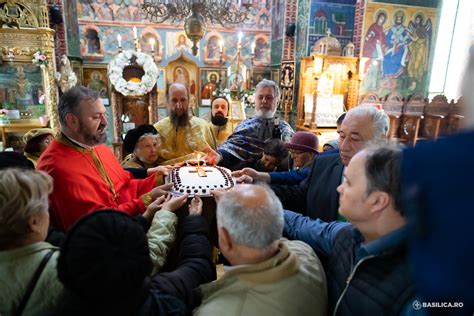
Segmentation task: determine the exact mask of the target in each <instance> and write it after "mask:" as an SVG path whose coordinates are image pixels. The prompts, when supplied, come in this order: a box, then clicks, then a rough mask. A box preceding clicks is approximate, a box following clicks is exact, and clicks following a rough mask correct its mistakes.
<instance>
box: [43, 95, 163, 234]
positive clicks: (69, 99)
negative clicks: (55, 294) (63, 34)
mask: <svg viewBox="0 0 474 316" xmlns="http://www.w3.org/2000/svg"><path fill="white" fill-rule="evenodd" d="M58 111H59V120H60V124H61V135H59V137H58V138H57V140H55V141H53V143H52V144H51V145H50V146H49V147H48V149H47V150H46V151H45V152H44V153H43V155H42V156H41V159H40V160H39V162H38V167H37V168H38V169H39V170H43V171H46V172H47V173H49V174H50V175H51V176H52V177H53V179H54V188H53V192H52V193H51V195H50V214H51V222H52V224H53V226H55V227H57V228H59V229H62V230H68V229H69V228H70V227H71V226H72V225H73V224H74V223H75V222H76V221H77V220H78V219H79V218H81V217H82V216H84V215H86V214H88V213H90V212H92V211H96V210H98V209H102V208H115V209H118V210H121V211H124V212H126V213H128V214H130V215H135V214H140V213H143V212H144V211H145V209H146V207H147V206H148V205H149V204H150V203H151V202H152V201H154V200H155V199H156V198H157V197H159V196H161V195H163V194H164V193H165V190H166V189H169V186H168V185H167V186H161V187H157V185H158V184H160V182H161V181H162V179H160V178H162V177H159V176H157V175H155V174H154V175H151V176H149V177H148V178H146V179H134V178H133V177H132V175H131V174H130V173H129V172H128V171H125V170H123V169H122V167H121V166H120V163H119V162H118V161H117V159H116V158H115V156H114V154H113V153H112V151H111V150H110V149H109V148H108V147H107V146H106V145H104V144H103V142H104V141H105V127H106V126H107V119H106V116H105V107H104V105H103V103H102V100H101V99H99V96H98V94H97V93H96V92H94V91H93V90H90V89H87V88H84V87H79V88H77V87H76V88H72V89H70V90H69V91H68V92H66V93H65V94H64V95H63V96H62V97H61V99H60V101H59V106H58Z"/></svg>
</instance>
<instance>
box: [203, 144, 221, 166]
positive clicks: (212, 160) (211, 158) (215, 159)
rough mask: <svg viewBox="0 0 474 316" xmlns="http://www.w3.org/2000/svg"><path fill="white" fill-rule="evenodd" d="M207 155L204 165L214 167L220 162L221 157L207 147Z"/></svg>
mask: <svg viewBox="0 0 474 316" xmlns="http://www.w3.org/2000/svg"><path fill="white" fill-rule="evenodd" d="M205 151H206V153H207V155H206V164H207V165H208V166H215V165H217V164H218V163H219V161H220V160H221V158H222V157H221V155H219V153H218V152H217V151H215V150H214V149H212V148H211V147H209V146H207V147H206V149H205Z"/></svg>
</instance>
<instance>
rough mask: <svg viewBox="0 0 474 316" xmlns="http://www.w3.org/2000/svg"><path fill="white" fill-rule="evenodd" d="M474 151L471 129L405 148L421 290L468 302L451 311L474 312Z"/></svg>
mask: <svg viewBox="0 0 474 316" xmlns="http://www.w3.org/2000/svg"><path fill="white" fill-rule="evenodd" d="M473 155H474V130H471V131H466V132H463V133H460V134H457V135H451V136H449V137H446V138H440V139H438V140H437V141H427V142H417V143H416V147H413V148H407V149H406V150H405V151H404V152H403V160H402V165H401V171H402V174H401V188H402V194H403V202H404V203H403V207H402V209H404V210H405V212H406V216H407V220H408V224H409V225H410V228H411V230H412V233H413V238H412V239H411V240H410V246H411V247H410V250H411V251H410V254H411V256H412V258H411V259H412V263H413V269H414V277H415V280H416V281H417V285H418V290H419V294H420V296H421V297H423V299H424V300H425V301H427V302H449V301H451V302H463V308H451V309H449V310H451V311H449V313H451V315H473V313H474V295H473V294H472V293H473V284H474V269H473V267H474V251H473V248H472V245H473V244H474V234H473V233H472V225H473V222H474V206H473V205H474V194H473V185H472V181H473V179H474V167H473ZM440 271H442V272H440ZM469 293H470V294H469ZM434 310H435V309H432V311H433V313H434ZM437 310H439V312H440V313H442V310H445V311H444V312H445V313H446V312H447V311H446V310H448V308H444V309H443V308H439V309H437ZM430 311H431V310H430Z"/></svg>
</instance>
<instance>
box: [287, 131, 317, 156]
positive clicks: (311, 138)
mask: <svg viewBox="0 0 474 316" xmlns="http://www.w3.org/2000/svg"><path fill="white" fill-rule="evenodd" d="M285 147H286V148H288V149H293V150H300V151H303V152H314V153H317V152H318V137H317V136H316V135H314V134H313V133H310V132H296V133H295V134H294V135H293V137H292V138H291V141H290V142H289V143H285Z"/></svg>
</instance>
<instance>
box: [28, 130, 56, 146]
mask: <svg viewBox="0 0 474 316" xmlns="http://www.w3.org/2000/svg"><path fill="white" fill-rule="evenodd" d="M44 134H50V135H53V136H54V135H55V133H54V130H53V129H51V128H34V129H32V130H29V131H28V133H26V134H25V135H23V141H24V142H25V144H26V143H28V142H29V141H30V140H32V139H33V138H35V137H38V136H41V135H44Z"/></svg>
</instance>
